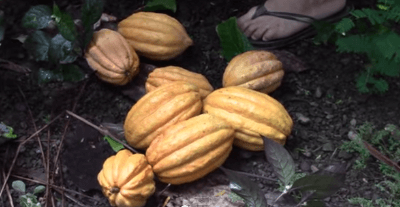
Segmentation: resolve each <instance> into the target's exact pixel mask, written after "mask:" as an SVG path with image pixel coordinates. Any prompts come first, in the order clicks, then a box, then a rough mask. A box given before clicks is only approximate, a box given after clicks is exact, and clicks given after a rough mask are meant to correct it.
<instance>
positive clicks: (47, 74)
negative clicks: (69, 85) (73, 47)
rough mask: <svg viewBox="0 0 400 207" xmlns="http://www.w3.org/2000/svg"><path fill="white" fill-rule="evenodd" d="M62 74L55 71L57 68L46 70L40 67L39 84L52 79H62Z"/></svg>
mask: <svg viewBox="0 0 400 207" xmlns="http://www.w3.org/2000/svg"><path fill="white" fill-rule="evenodd" d="M62 80H63V78H62V74H61V73H60V72H55V70H44V69H42V68H41V69H39V71H38V82H39V84H43V83H48V82H51V81H62Z"/></svg>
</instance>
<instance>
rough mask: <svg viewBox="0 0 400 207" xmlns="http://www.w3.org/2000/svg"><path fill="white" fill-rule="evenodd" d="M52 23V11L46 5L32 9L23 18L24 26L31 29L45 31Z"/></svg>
mask: <svg viewBox="0 0 400 207" xmlns="http://www.w3.org/2000/svg"><path fill="white" fill-rule="evenodd" d="M50 21H51V9H50V7H48V6H46V5H37V6H33V7H31V8H30V9H29V10H28V12H26V13H25V15H24V17H23V18H22V26H23V27H25V28H30V29H43V28H46V27H47V25H49V22H50Z"/></svg>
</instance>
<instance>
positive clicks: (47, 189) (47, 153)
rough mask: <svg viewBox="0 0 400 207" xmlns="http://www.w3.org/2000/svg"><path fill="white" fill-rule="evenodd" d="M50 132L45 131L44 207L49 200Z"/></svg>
mask: <svg viewBox="0 0 400 207" xmlns="http://www.w3.org/2000/svg"><path fill="white" fill-rule="evenodd" d="M49 141H50V130H47V143H49V144H48V145H47V152H46V156H47V157H46V160H47V166H46V167H45V169H46V203H45V207H47V203H48V201H49V199H50V197H52V196H51V193H50V185H49V184H50V142H49Z"/></svg>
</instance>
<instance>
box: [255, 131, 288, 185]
mask: <svg viewBox="0 0 400 207" xmlns="http://www.w3.org/2000/svg"><path fill="white" fill-rule="evenodd" d="M262 138H263V140H264V149H265V156H266V157H267V160H268V162H269V163H270V164H271V165H272V167H273V169H274V172H275V174H276V176H277V177H278V178H279V180H280V181H281V182H282V183H283V184H284V185H285V186H288V185H291V184H292V183H291V182H292V180H293V179H292V177H293V176H294V173H295V165H294V161H293V158H292V156H290V154H289V152H288V151H287V150H286V149H285V148H284V147H283V146H282V145H280V144H278V143H277V142H275V141H273V140H271V139H268V138H266V137H264V136H262Z"/></svg>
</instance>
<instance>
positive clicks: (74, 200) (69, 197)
mask: <svg viewBox="0 0 400 207" xmlns="http://www.w3.org/2000/svg"><path fill="white" fill-rule="evenodd" d="M55 190H56V191H57V192H58V193H60V191H61V192H62V190H59V189H55ZM64 194H65V193H64ZM65 197H67V198H68V199H70V200H71V201H73V202H75V203H76V204H78V205H79V206H83V207H91V206H87V205H85V204H83V203H81V202H79V201H78V200H76V199H75V198H73V197H72V196H70V195H68V194H65Z"/></svg>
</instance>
